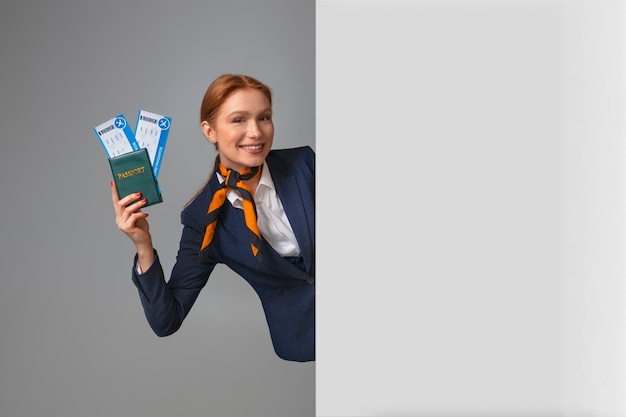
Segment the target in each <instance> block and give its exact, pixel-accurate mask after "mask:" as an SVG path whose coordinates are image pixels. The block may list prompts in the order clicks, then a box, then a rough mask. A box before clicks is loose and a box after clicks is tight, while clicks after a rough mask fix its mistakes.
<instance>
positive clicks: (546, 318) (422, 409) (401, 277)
mask: <svg viewBox="0 0 626 417" xmlns="http://www.w3.org/2000/svg"><path fill="white" fill-rule="evenodd" d="M625 5H626V3H625V2H624V1H621V0H563V1H561V0H470V1H466V0H363V1H359V0H318V1H317V5H316V7H317V14H318V15H317V16H318V18H317V22H316V24H317V27H318V32H317V50H318V54H317V57H316V59H317V77H318V82H317V106H318V111H317V113H316V118H317V122H318V125H317V132H318V140H317V151H318V152H317V155H318V159H317V164H318V167H319V168H320V169H318V171H317V175H318V177H317V178H318V182H317V186H318V189H320V190H322V192H321V193H318V200H317V201H318V206H317V211H316V213H317V225H318V233H317V255H318V269H317V273H318V284H317V290H318V298H317V301H318V305H319V306H320V307H319V308H318V310H317V313H318V314H317V325H318V333H317V336H318V343H319V348H318V351H317V365H316V378H317V388H318V389H317V392H316V395H317V413H318V415H319V416H324V417H328V416H333V417H334V416H351V417H352V416H380V417H398V416H400V417H416V416H417V417H433V416H434V417H460V416H470V417H526V416H536V417H548V416H560V417H623V416H626V395H625V393H626V337H625V336H626V308H625V306H626V303H625V299H626V286H625V284H624V282H625V277H626V262H625V259H626V256H625V253H626V239H625V236H626V164H625V163H624V161H625V159H626V146H625V143H626V140H625V138H626V128H625V127H626V123H625V120H626V117H625V116H626V106H625V103H626V95H625V92H626V88H625V87H626V82H625V81H626V67H625V59H624V58H625V54H626V47H625V41H626V32H625V29H624V28H626V24H625V23H626V10H625ZM322 167H333V168H335V167H345V168H344V169H343V170H342V173H345V174H350V173H354V171H357V173H358V174H360V173H362V172H363V170H369V171H367V172H372V175H367V176H360V177H358V176H357V175H355V177H356V179H354V178H355V177H352V180H351V181H350V185H351V186H352V187H351V188H350V193H349V194H346V193H345V188H344V189H341V188H340V187H338V186H336V185H335V184H336V183H337V182H338V181H337V179H338V178H340V176H339V175H337V173H336V172H333V173H332V175H330V174H329V171H328V170H324V169H321V168H322ZM329 189H330V190H332V191H333V194H332V196H333V198H329V196H330V193H329V191H328V190H329ZM352 196H356V202H358V203H363V204H358V205H357V204H356V202H355V204H341V202H343V201H346V200H347V198H349V197H352ZM352 201H354V200H352ZM338 202H339V203H338ZM337 219H341V220H340V221H339V222H338V221H337ZM346 219H351V220H352V221H347V220H346ZM346 243H349V244H346ZM346 260H348V262H346ZM328 276H330V277H336V279H332V280H330V279H325V277H328Z"/></svg>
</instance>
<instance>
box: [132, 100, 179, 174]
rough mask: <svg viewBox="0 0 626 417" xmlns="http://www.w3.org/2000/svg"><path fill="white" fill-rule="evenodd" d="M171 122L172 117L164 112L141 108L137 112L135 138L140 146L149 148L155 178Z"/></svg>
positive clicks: (159, 167)
mask: <svg viewBox="0 0 626 417" xmlns="http://www.w3.org/2000/svg"><path fill="white" fill-rule="evenodd" d="M171 124H172V118H171V117H168V116H165V115H162V114H157V113H152V112H149V111H146V110H139V113H138V114H137V126H136V128H135V139H136V140H137V143H138V145H139V147H141V148H146V149H147V150H148V155H149V156H150V162H151V163H152V171H153V172H154V177H155V178H158V176H159V171H160V169H161V161H163V153H164V152H165V145H166V144H167V136H168V134H169V132H170V127H171Z"/></svg>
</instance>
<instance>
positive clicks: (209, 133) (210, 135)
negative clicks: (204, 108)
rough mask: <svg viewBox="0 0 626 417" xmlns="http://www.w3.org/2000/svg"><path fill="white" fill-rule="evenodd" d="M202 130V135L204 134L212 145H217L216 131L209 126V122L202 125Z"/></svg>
mask: <svg viewBox="0 0 626 417" xmlns="http://www.w3.org/2000/svg"><path fill="white" fill-rule="evenodd" d="M200 128H201V129H202V133H203V134H204V137H205V138H207V139H208V141H209V142H211V143H212V144H216V143H217V138H216V137H215V130H214V129H213V128H212V127H211V126H210V125H209V122H207V121H206V120H204V121H203V122H202V123H200Z"/></svg>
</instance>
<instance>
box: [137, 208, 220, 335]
mask: <svg viewBox="0 0 626 417" xmlns="http://www.w3.org/2000/svg"><path fill="white" fill-rule="evenodd" d="M181 217H182V219H183V222H184V220H185V216H184V215H183V216H181ZM183 224H184V223H183ZM201 241H202V232H201V231H200V230H199V228H198V227H197V225H193V224H184V226H183V232H182V236H181V239H180V245H179V249H178V254H177V257H176V264H175V265H174V268H173V269H172V274H171V277H170V279H169V281H167V282H166V280H165V275H164V273H163V267H162V265H161V262H160V260H159V257H158V254H157V253H156V250H155V260H154V263H153V264H152V265H151V266H150V268H149V269H148V270H147V271H145V272H144V273H143V274H141V275H138V274H137V271H136V270H135V268H134V267H133V271H132V281H133V283H134V284H135V286H136V287H137V289H138V291H139V298H140V300H141V304H142V307H143V309H144V313H145V315H146V319H147V320H148V323H149V324H150V327H151V328H152V330H153V331H154V333H156V334H157V335H158V336H160V337H163V336H168V335H170V334H172V333H174V332H176V331H177V330H178V329H179V328H180V326H181V325H182V323H183V320H184V319H185V317H186V316H187V314H188V313H189V311H190V310H191V307H192V306H193V304H194V302H195V301H196V299H197V298H198V295H199V294H200V291H201V290H202V288H203V287H204V286H205V285H206V283H207V280H208V278H209V275H210V274H211V272H212V271H213V269H214V268H215V265H216V264H215V263H208V264H200V263H199V262H198V255H199V248H200V244H201ZM136 262H137V255H135V261H134V263H133V265H135V264H136Z"/></svg>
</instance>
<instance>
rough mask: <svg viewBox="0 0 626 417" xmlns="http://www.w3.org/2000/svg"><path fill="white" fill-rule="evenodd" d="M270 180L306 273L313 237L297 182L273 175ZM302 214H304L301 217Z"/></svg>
mask: <svg viewBox="0 0 626 417" xmlns="http://www.w3.org/2000/svg"><path fill="white" fill-rule="evenodd" d="M272 180H273V181H274V185H275V186H276V192H277V193H278V195H279V197H280V201H281V202H282V204H283V208H284V209H285V213H286V214H287V218H288V219H289V223H290V224H291V227H292V228H293V232H294V234H295V235H296V239H297V240H298V245H300V251H301V253H302V257H303V259H304V265H305V266H306V269H307V271H310V270H311V266H312V263H313V244H314V242H313V236H312V234H311V227H312V223H309V220H310V219H309V216H310V215H311V214H310V213H309V211H308V207H306V206H305V204H304V202H303V201H302V196H301V193H300V188H299V187H298V180H297V178H296V177H283V176H278V175H274V171H272ZM302 213H305V214H304V215H302Z"/></svg>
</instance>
